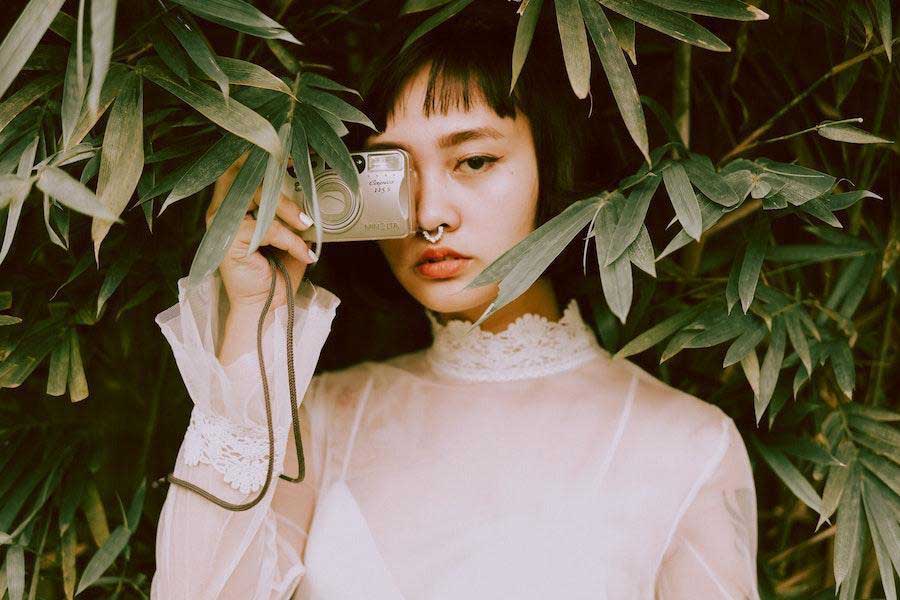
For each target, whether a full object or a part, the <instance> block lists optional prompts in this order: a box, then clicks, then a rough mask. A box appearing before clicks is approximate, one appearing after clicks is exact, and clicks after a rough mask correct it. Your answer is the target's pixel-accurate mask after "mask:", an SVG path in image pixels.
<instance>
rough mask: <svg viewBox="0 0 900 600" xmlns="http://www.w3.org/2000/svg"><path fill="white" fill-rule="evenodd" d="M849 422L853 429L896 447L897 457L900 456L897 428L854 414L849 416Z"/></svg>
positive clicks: (899, 440) (899, 436)
mask: <svg viewBox="0 0 900 600" xmlns="http://www.w3.org/2000/svg"><path fill="white" fill-rule="evenodd" d="M847 420H848V421H849V423H850V427H851V428H853V429H855V430H857V431H860V432H862V433H865V434H867V435H869V436H871V437H872V438H874V439H876V440H880V441H882V442H884V443H885V444H888V445H891V446H894V447H895V448H896V449H897V454H896V455H897V456H900V431H898V430H897V429H896V428H894V427H891V426H890V425H887V424H885V423H883V422H879V421H872V420H870V419H867V418H865V417H861V416H857V415H852V414H851V415H849V416H848V418H847ZM867 445H868V444H867ZM870 447H871V446H870ZM873 449H875V448H873ZM895 462H896V461H895Z"/></svg>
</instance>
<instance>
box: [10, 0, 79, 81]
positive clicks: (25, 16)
mask: <svg viewBox="0 0 900 600" xmlns="http://www.w3.org/2000/svg"><path fill="white" fill-rule="evenodd" d="M64 1H65V0H31V1H30V2H29V3H28V4H27V5H26V6H25V8H24V9H23V10H22V11H21V12H19V16H18V18H17V19H16V22H15V23H13V26H12V27H11V28H10V29H9V31H8V32H7V34H6V37H5V38H3V43H2V44H0V98H3V96H5V95H6V90H8V89H9V86H10V84H12V82H13V80H14V79H15V78H16V75H18V74H19V71H20V70H21V69H22V67H23V66H24V65H25V63H26V61H28V57H29V56H31V53H32V52H34V49H35V47H37V45H38V42H40V41H41V37H43V35H44V32H46V31H47V28H48V27H49V26H50V22H51V21H53V17H55V16H56V13H58V12H59V9H60V8H62V5H63V3H64Z"/></svg>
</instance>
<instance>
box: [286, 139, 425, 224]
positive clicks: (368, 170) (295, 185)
mask: <svg viewBox="0 0 900 600" xmlns="http://www.w3.org/2000/svg"><path fill="white" fill-rule="evenodd" d="M350 156H351V158H352V159H353V163H354V165H356V170H357V172H358V173H359V194H355V193H353V192H352V191H351V189H350V186H349V185H348V184H347V182H346V181H344V179H343V178H342V177H341V176H340V175H339V174H338V172H337V171H335V170H334V169H333V168H332V167H331V166H330V165H328V164H327V163H326V162H325V161H324V160H323V159H322V158H321V157H320V156H318V155H316V154H311V155H310V160H311V165H312V170H313V185H314V186H315V189H316V195H317V197H318V200H319V215H320V220H321V225H322V241H323V242H352V241H359V240H378V239H388V238H403V237H407V236H409V235H415V233H416V215H415V200H414V197H415V193H414V185H415V170H414V169H413V168H412V159H411V158H410V156H409V154H408V153H407V152H406V151H404V150H401V149H399V148H397V149H388V150H376V151H372V152H353V153H351V154H350ZM282 193H283V194H284V195H286V196H287V197H289V198H291V199H292V200H293V201H294V203H296V204H297V205H298V206H300V208H301V209H302V210H303V212H305V213H306V214H307V215H309V216H310V217H311V218H314V216H315V213H314V212H313V206H312V200H311V199H310V198H306V197H304V194H303V192H302V189H301V187H300V182H299V181H297V179H296V178H295V177H294V176H293V172H292V169H289V172H288V173H286V174H285V178H284V183H283V185H282ZM300 237H301V238H302V239H304V240H309V241H313V240H315V239H316V226H315V225H313V226H312V227H310V228H309V229H306V230H304V231H302V232H300Z"/></svg>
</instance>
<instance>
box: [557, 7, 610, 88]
mask: <svg viewBox="0 0 900 600" xmlns="http://www.w3.org/2000/svg"><path fill="white" fill-rule="evenodd" d="M554 4H555V6H556V26H557V29H558V30H559V38H560V43H561V44H562V50H563V60H564V62H565V65H566V74H567V75H568V76H569V83H570V84H571V85H572V91H573V92H575V95H576V96H578V97H579V98H587V95H588V92H589V91H590V89H591V54H590V50H589V49H588V42H587V33H585V31H584V26H585V22H584V17H583V16H582V14H581V7H580V6H579V2H578V0H554ZM617 44H618V43H617ZM616 52H618V49H617V50H616ZM620 54H621V53H620ZM623 60H624V59H623Z"/></svg>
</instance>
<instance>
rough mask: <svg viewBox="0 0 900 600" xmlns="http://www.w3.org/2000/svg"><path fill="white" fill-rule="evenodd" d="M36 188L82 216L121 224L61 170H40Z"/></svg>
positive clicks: (47, 168)
mask: <svg viewBox="0 0 900 600" xmlns="http://www.w3.org/2000/svg"><path fill="white" fill-rule="evenodd" d="M37 187H38V189H40V190H41V191H43V192H45V193H47V194H49V195H50V196H53V197H54V198H56V199H57V201H58V202H60V203H62V204H65V205H66V206H68V207H69V208H71V209H73V210H75V211H78V212H80V213H82V214H85V215H88V216H90V217H99V218H101V219H108V220H113V221H115V222H116V223H123V221H121V220H120V219H119V218H118V216H117V215H114V214H113V213H112V212H110V210H109V209H108V208H107V207H106V206H104V205H103V204H101V203H100V201H99V200H97V197H96V196H95V195H94V193H93V192H92V191H91V190H89V189H88V188H87V187H86V186H85V185H84V184H83V183H80V182H79V181H78V180H76V179H74V178H73V177H72V176H71V175H69V174H68V173H66V172H65V171H63V170H62V169H59V168H57V167H49V166H48V167H45V168H44V169H42V170H41V173H40V177H38V180H37Z"/></svg>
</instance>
